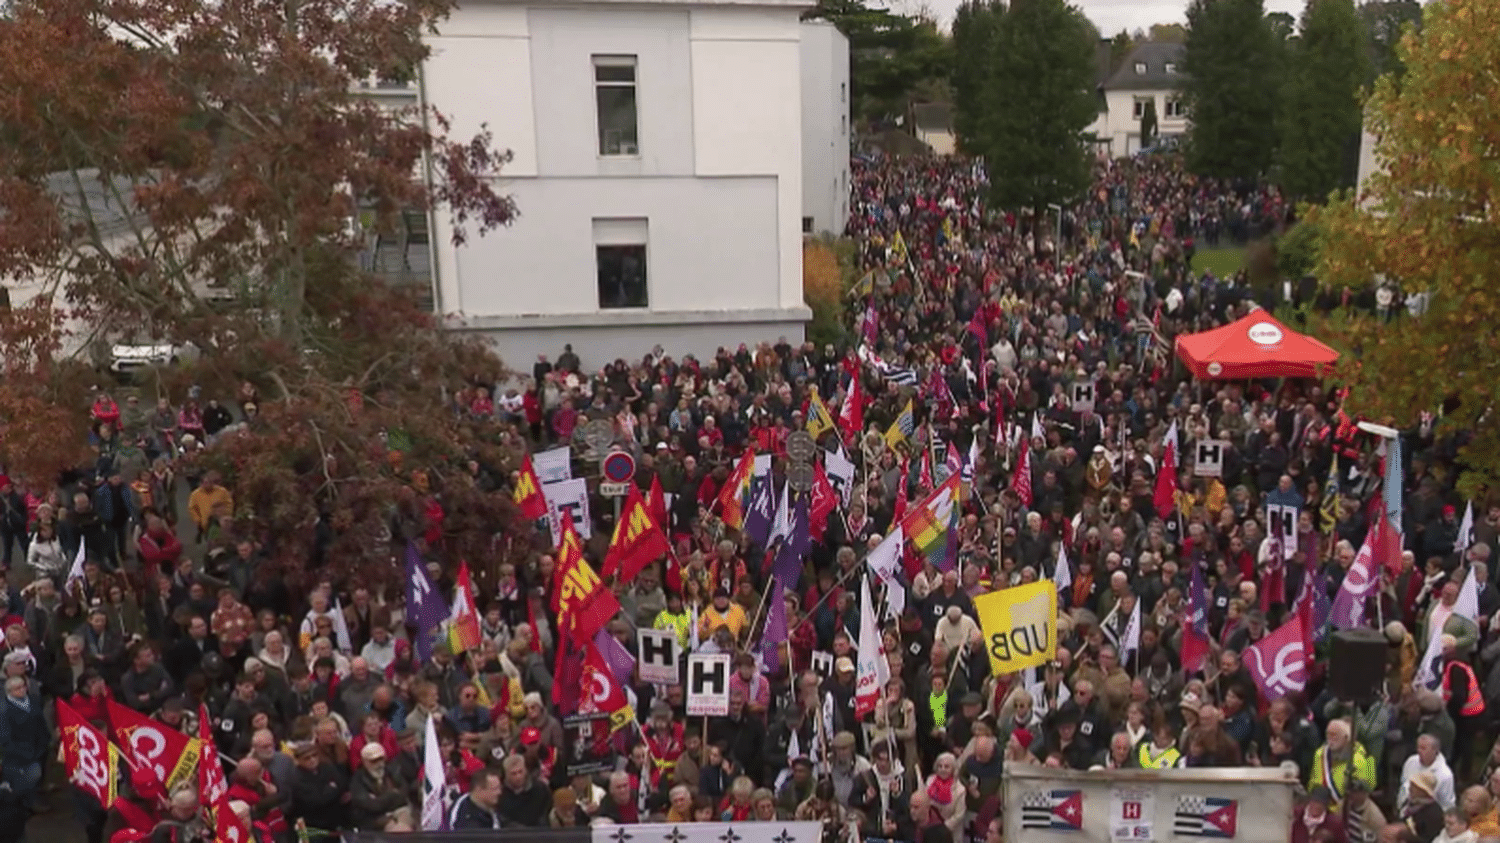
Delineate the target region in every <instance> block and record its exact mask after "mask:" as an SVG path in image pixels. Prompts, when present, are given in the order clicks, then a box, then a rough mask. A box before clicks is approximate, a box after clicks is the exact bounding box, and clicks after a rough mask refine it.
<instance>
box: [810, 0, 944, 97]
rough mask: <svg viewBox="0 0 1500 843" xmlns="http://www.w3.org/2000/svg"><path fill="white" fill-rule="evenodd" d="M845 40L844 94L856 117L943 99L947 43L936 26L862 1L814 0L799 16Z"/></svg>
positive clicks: (931, 21) (927, 21) (928, 19)
mask: <svg viewBox="0 0 1500 843" xmlns="http://www.w3.org/2000/svg"><path fill="white" fill-rule="evenodd" d="M803 17H804V19H806V20H826V21H829V22H830V23H832V24H833V25H834V26H836V27H838V29H839V32H842V33H843V34H844V37H845V38H848V39H849V65H850V68H849V88H850V92H849V96H850V101H851V103H852V104H853V107H854V114H855V116H856V117H858V118H867V119H883V118H887V117H890V116H893V115H897V114H901V113H903V112H905V110H906V106H907V104H908V102H910V101H911V100H913V99H922V100H930V101H943V100H946V99H947V94H948V89H947V84H948V74H949V72H950V70H951V68H952V65H953V51H952V45H951V43H950V42H949V40H948V38H947V37H945V36H944V35H943V33H942V32H941V31H940V30H939V29H938V26H937V22H936V21H935V20H933V19H931V18H929V17H924V16H921V15H902V14H897V13H895V12H892V11H890V10H889V9H882V8H873V7H871V6H870V5H868V4H867V3H866V2H865V0H820V1H819V3H818V5H817V6H816V7H814V8H813V9H811V10H809V11H808V12H807V13H806V14H805V15H804V16H803Z"/></svg>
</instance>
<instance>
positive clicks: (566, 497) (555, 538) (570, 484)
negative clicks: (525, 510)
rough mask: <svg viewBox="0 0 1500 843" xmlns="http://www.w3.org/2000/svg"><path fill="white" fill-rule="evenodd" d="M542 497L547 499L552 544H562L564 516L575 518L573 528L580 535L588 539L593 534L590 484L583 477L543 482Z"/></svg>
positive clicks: (548, 523)
mask: <svg viewBox="0 0 1500 843" xmlns="http://www.w3.org/2000/svg"><path fill="white" fill-rule="evenodd" d="M542 497H544V498H546V499H547V526H548V527H550V528H551V529H552V545H553V546H554V547H556V546H557V545H559V544H562V520H561V519H562V518H563V516H564V515H567V516H569V517H571V518H572V519H573V529H574V530H577V531H578V537H579V538H580V539H583V540H584V541H588V540H589V538H590V537H591V536H592V535H593V527H592V525H593V519H591V518H590V517H589V484H588V481H586V480H584V479H583V478H582V477H579V478H577V479H576V480H563V481H561V482H558V483H543V484H542Z"/></svg>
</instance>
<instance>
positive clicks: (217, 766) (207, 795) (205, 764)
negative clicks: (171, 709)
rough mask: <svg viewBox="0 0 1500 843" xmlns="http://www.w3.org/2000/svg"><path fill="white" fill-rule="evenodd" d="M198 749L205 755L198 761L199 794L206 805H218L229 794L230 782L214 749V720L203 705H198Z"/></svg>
mask: <svg viewBox="0 0 1500 843" xmlns="http://www.w3.org/2000/svg"><path fill="white" fill-rule="evenodd" d="M198 749H199V751H200V752H202V753H203V756H202V758H200V759H199V760H198V794H199V796H201V797H202V799H203V801H204V802H205V803H207V804H209V805H217V804H218V802H219V800H221V799H223V798H224V797H225V795H227V794H228V793H229V782H228V781H227V780H226V779H225V778H224V765H223V764H222V763H221V762H220V761H219V752H218V750H217V749H215V748H214V727H213V718H211V717H209V716H208V706H206V705H204V704H203V703H198Z"/></svg>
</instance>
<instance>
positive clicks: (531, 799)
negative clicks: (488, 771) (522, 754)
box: [495, 781, 552, 828]
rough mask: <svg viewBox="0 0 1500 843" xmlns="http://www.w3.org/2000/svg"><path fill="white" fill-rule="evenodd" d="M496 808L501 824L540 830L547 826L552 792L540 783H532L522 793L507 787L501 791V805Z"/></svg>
mask: <svg viewBox="0 0 1500 843" xmlns="http://www.w3.org/2000/svg"><path fill="white" fill-rule="evenodd" d="M495 807H496V811H495V812H496V813H497V814H499V815H500V822H502V823H504V824H505V825H507V826H515V825H518V826H525V827H527V828H540V827H542V826H544V825H546V824H547V812H548V811H550V810H552V792H551V791H549V790H548V789H547V786H546V785H544V784H542V783H541V782H538V781H532V782H531V783H530V784H528V785H527V786H526V789H525V790H523V791H521V792H520V793H517V792H516V791H514V790H512V789H511V788H510V786H509V785H507V786H505V787H502V788H501V789H500V804H498V805H496V806H495Z"/></svg>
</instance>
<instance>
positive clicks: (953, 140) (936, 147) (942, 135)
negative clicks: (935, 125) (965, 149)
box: [916, 128, 958, 155]
mask: <svg viewBox="0 0 1500 843" xmlns="http://www.w3.org/2000/svg"><path fill="white" fill-rule="evenodd" d="M916 135H917V140H919V141H921V142H922V143H925V144H927V145H928V146H930V147H932V151H933V153H934V154H935V155H952V154H953V153H955V152H957V151H958V138H957V137H956V136H955V135H954V134H953V133H952V132H950V131H948V130H947V129H930V130H929V129H921V128H918V129H917V130H916Z"/></svg>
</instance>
